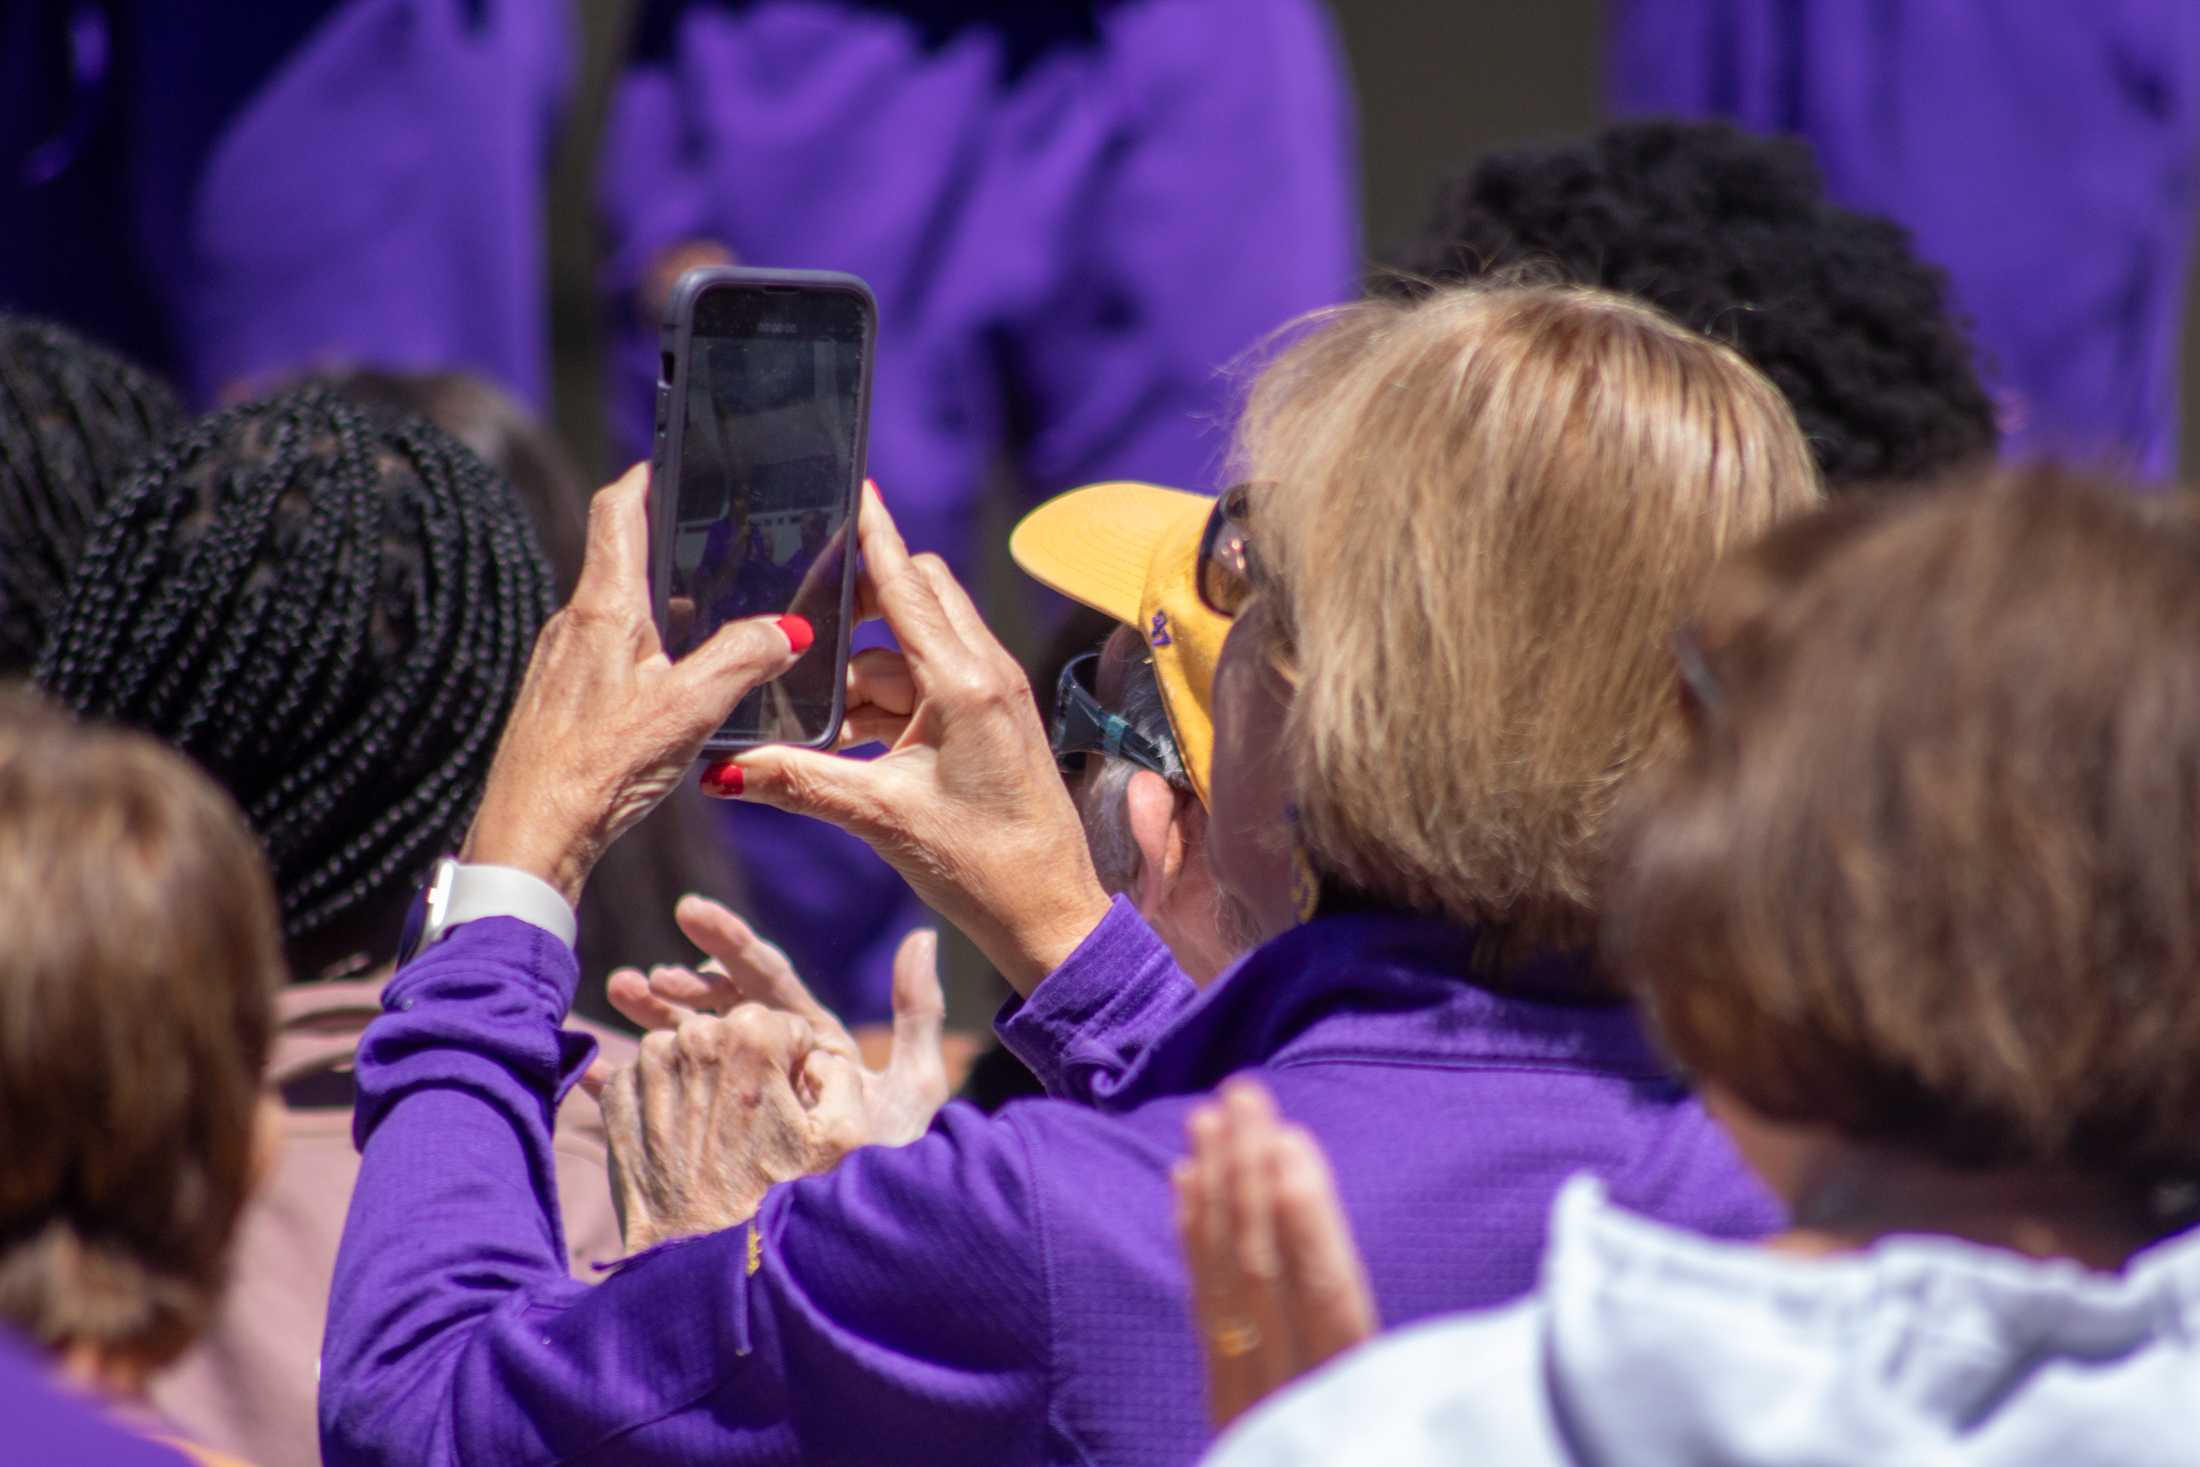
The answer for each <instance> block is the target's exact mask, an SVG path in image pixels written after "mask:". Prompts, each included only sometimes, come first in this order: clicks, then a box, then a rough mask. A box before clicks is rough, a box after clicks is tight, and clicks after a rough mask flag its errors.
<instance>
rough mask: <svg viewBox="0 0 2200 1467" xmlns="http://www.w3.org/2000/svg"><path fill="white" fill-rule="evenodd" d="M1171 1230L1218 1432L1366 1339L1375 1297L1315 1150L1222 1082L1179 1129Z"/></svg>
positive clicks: (1272, 1113)
mask: <svg viewBox="0 0 2200 1467" xmlns="http://www.w3.org/2000/svg"><path fill="white" fill-rule="evenodd" d="M1185 1131H1186V1133H1187V1135H1188V1136H1189V1137H1190V1138H1191V1143H1192V1155H1191V1157H1190V1159H1188V1160H1186V1161H1182V1162H1179V1163H1177V1166H1176V1168H1175V1171H1174V1173H1173V1175H1172V1178H1171V1180H1172V1181H1173V1182H1174V1183H1175V1187H1176V1228H1177V1236H1178V1237H1179V1238H1180V1239H1181V1240H1182V1242H1183V1245H1184V1253H1185V1257H1186V1259H1187V1261H1188V1262H1189V1263H1190V1265H1191V1272H1192V1310H1193V1322H1194V1324H1195V1326H1196V1327H1197V1328H1198V1330H1199V1338H1200V1346H1201V1349H1202V1351H1203V1352H1204V1354H1205V1356H1206V1360H1207V1407H1208V1410H1209V1412H1210V1413H1212V1415H1213V1417H1214V1422H1215V1426H1216V1427H1217V1428H1218V1429H1219V1428H1221V1427H1225V1426H1228V1425H1229V1424H1230V1423H1231V1422H1232V1421H1235V1420H1236V1419H1237V1418H1238V1417H1239V1416H1241V1415H1243V1414H1244V1413H1245V1411H1246V1410H1248V1409H1249V1408H1250V1407H1252V1406H1253V1405H1254V1404H1255V1403H1257V1402H1258V1401H1259V1400H1260V1399H1261V1398H1262V1397H1264V1396H1266V1395H1268V1394H1269V1393H1271V1392H1272V1391H1275V1390H1277V1389H1278V1388H1280V1387H1282V1386H1284V1385H1287V1384H1289V1383H1290V1382H1291V1381H1293V1380H1296V1379H1297V1378H1298V1377H1299V1376H1301V1375H1304V1374H1306V1373H1307V1372H1308V1371H1310V1370H1313V1369H1314V1368H1316V1367H1317V1366H1319V1365H1321V1364H1323V1363H1324V1362H1326V1361H1328V1360H1330V1359H1331V1358H1333V1357H1335V1356H1337V1355H1339V1354H1342V1353H1343V1352H1344V1351H1346V1350H1349V1349H1351V1348H1352V1347H1353V1346H1354V1345H1357V1344H1359V1343H1361V1342H1362V1341H1364V1340H1366V1339H1367V1338H1368V1337H1369V1336H1371V1335H1373V1334H1374V1333H1375V1329H1376V1322H1375V1296H1374V1292H1373V1291H1372V1290H1371V1289H1370V1288H1369V1287H1368V1282H1367V1270H1366V1268H1365V1266H1364V1265H1362V1263H1361V1262H1360V1255H1359V1250H1358V1249H1357V1248H1355V1247H1354V1246H1353V1242H1352V1228H1351V1225H1350V1224H1349V1223H1347V1222H1346V1221H1345V1216H1344V1208H1343V1206H1342V1205H1341V1204H1340V1203H1339V1202H1338V1200H1337V1186H1336V1182H1335V1181H1334V1180H1333V1179H1332V1178H1331V1176H1330V1174H1329V1163H1328V1162H1327V1161H1326V1160H1324V1159H1323V1157H1322V1153H1321V1148H1320V1147H1319V1146H1317V1145H1316V1144H1315V1143H1314V1139H1313V1137H1311V1136H1309V1135H1307V1134H1306V1132H1304V1131H1303V1130H1300V1129H1299V1128H1298V1127H1297V1126H1287V1125H1285V1124H1283V1122H1282V1121H1281V1120H1280V1119H1279V1118H1278V1116H1277V1115H1276V1107H1275V1103H1274V1102H1273V1101H1271V1100H1270V1099H1269V1097H1268V1092H1267V1091H1265V1090H1263V1089H1262V1088H1261V1087H1260V1086H1259V1085H1258V1084H1256V1083H1254V1082H1253V1081H1251V1080H1232V1081H1230V1082H1228V1083H1227V1084H1225V1085H1224V1086H1223V1087H1222V1098H1221V1099H1220V1100H1219V1101H1215V1102H1209V1103H1207V1104H1205V1105H1202V1106H1200V1107H1199V1108H1198V1109H1196V1110H1194V1111H1193V1112H1192V1113H1191V1116H1190V1117H1189V1119H1188V1120H1187V1121H1186V1123H1185Z"/></svg>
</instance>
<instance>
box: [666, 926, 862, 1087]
mask: <svg viewBox="0 0 2200 1467" xmlns="http://www.w3.org/2000/svg"><path fill="white" fill-rule="evenodd" d="M672 918H673V920H674V921H675V922H677V923H679V925H680V930H681V931H682V932H684V933H686V934H687V938H688V941H690V942H692V943H694V944H695V945H696V946H697V947H699V948H701V949H702V950H703V951H704V952H706V953H708V954H710V956H711V957H712V958H713V959H714V960H716V962H717V963H718V965H719V967H720V969H721V970H722V977H723V984H722V985H719V986H722V987H725V988H731V989H733V990H734V991H737V992H738V993H740V994H741V995H742V996H743V997H745V998H747V999H749V1000H750V1001H752V1002H755V1003H760V1004H762V1005H764V1006H765V1007H766V1008H771V1009H779V1010H782V1011H784V1012H787V1013H791V1014H797V1015H799V1016H801V1018H802V1019H803V1021H804V1022H806V1023H807V1024H809V1025H810V1027H811V1029H812V1030H813V1032H814V1033H815V1034H816V1036H817V1039H818V1042H819V1043H820V1044H821V1045H823V1046H825V1047H828V1048H831V1049H834V1050H836V1051H838V1052H840V1053H843V1054H852V1053H854V1052H855V1045H854V1041H852V1040H850V1039H849V1038H848V1031H847V1030H846V1029H845V1028H844V1027H842V1025H841V1022H840V1020H839V1019H838V1018H837V1017H836V1016H835V1015H834V1014H833V1011H832V1010H831V1009H828V1008H826V1007H825V1006H824V1005H823V1004H821V1003H819V1002H818V1001H817V998H816V996H815V995H814V994H812V993H811V992H810V990H809V987H808V985H807V984H805V983H803V981H802V976H801V975H800V974H799V973H797V972H795V969H794V964H793V963H791V962H789V961H788V960H787V955H786V954H785V953H784V952H782V951H780V950H779V949H778V948H777V947H774V946H773V945H772V944H771V943H768V942H766V941H765V940H764V939H763V938H762V937H760V936H758V935H757V931H756V929H755V928H753V927H751V926H750V925H749V924H748V923H746V922H744V921H742V920H741V918H740V917H738V916H736V915H735V914H734V913H733V912H732V911H731V910H729V909H728V908H726V907H725V906H723V905H721V904H720V903H718V902H714V901H712V900H711V899H710V898H709V897H701V896H686V897H682V898H681V899H680V901H679V904H678V905H677V906H675V907H674V908H673V909H672ZM666 971H667V973H668V975H669V974H671V973H674V972H676V971H677V970H666ZM687 976H688V978H690V979H692V980H693V983H694V984H695V985H696V986H701V985H703V984H704V983H705V981H706V980H703V979H700V978H696V977H695V976H694V975H692V974H689V975H687ZM653 981H654V975H653ZM670 981H671V982H672V983H674V984H679V983H680V981H681V980H680V979H678V978H677V977H673V978H671V980H670ZM654 986H655V987H656V989H657V992H658V994H659V996H660V997H671V996H674V991H673V990H670V989H668V987H667V985H666V984H665V983H662V982H656V983H655V984H654Z"/></svg>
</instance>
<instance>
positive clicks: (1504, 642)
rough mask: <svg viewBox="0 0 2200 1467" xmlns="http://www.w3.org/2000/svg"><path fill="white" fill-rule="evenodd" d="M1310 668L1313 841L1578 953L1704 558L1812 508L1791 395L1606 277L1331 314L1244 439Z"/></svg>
mask: <svg viewBox="0 0 2200 1467" xmlns="http://www.w3.org/2000/svg"><path fill="white" fill-rule="evenodd" d="M1238 457H1239V459H1240V461H1241V467H1242V468H1243V470H1244V473H1245V477H1247V478H1249V479H1253V480H1258V481H1264V482H1266V483H1268V484H1270V485H1271V486H1272V487H1269V488H1267V489H1265V490H1263V491H1262V492H1260V493H1257V494H1256V495H1255V496H1254V502H1253V509H1252V516H1253V532H1254V534H1255V536H1256V537H1257V541H1258V544H1259V548H1260V552H1261V554H1262V557H1263V561H1264V564H1265V565H1266V566H1267V567H1268V571H1269V574H1270V576H1271V577H1272V578H1273V581H1274V584H1273V585H1272V586H1271V587H1269V588H1268V589H1269V594H1270V595H1271V596H1272V597H1273V599H1274V606H1273V610H1274V612H1275V614H1276V617H1277V624H1278V626H1279V627H1280V628H1281V630H1282V633H1283V635H1284V637H1285V638H1286V639H1287V640H1288V642H1289V644H1290V646H1291V649H1292V652H1293V654H1294V657H1295V661H1296V664H1297V671H1298V676H1299V691H1298V694H1297V697H1296V699H1295V701H1294V702H1293V705H1292V709H1291V715H1290V724H1289V728H1288V731H1287V739H1288V742H1289V745H1290V749H1291V753H1292V757H1293V758H1294V761H1295V767H1296V769H1297V771H1298V778H1299V791H1298V811H1299V821H1300V831H1299V834H1300V839H1301V840H1302V841H1304V843H1305V845H1306V848H1307V852H1308V855H1309V856H1310V858H1311V859H1312V860H1313V862H1314V864H1315V866H1316V867H1317V868H1318V869H1319V870H1320V871H1321V873H1322V875H1323V876H1324V877H1325V878H1326V879H1327V880H1329V881H1331V882H1334V883H1337V884H1341V885H1343V886H1345V887H1347V888H1350V889H1352V890H1354V891H1356V892H1359V893H1362V894H1365V895H1367V896H1369V897H1373V898H1375V899H1378V900H1381V901H1384V902H1387V903H1392V904H1397V905H1403V906H1406V907H1409V908H1411V909H1414V910H1418V911H1425V912H1432V913H1440V914H1442V915H1444V916H1446V917H1449V918H1451V919H1453V920H1455V921H1459V922H1465V923H1473V924H1477V925H1482V926H1487V927H1493V928H1498V929H1501V930H1504V931H1505V932H1507V933H1509V934H1514V935H1517V936H1519V937H1520V938H1522V939H1524V940H1525V941H1527V942H1529V943H1532V944H1534V945H1536V946H1548V945H1562V946H1571V945H1578V944H1584V943H1586V942H1587V941H1588V940H1589V938H1590V936H1591V930H1592V924H1591V922H1590V916H1591V897H1590V883H1591V880H1592V877H1593V875H1594V872H1595V870H1596V867H1597V865H1598V862H1599V858H1600V850H1601V845H1602V841H1603V837H1604V833H1605V827H1606V824H1607V820H1608V816H1609V813H1610V810H1611V806H1612V801H1613V796H1614V792H1615V790H1616V788H1617V786H1618V785H1619V783H1620V781H1621V780H1622V778H1623V777H1625V776H1627V775H1628V774H1630V773H1631V772H1633V771H1634V770H1635V769H1636V768H1638V767H1639V766H1641V765H1642V764H1643V763H1645V762H1646V761H1647V760H1648V759H1650V758H1651V757H1653V755H1654V754H1655V753H1656V752H1657V751H1658V750H1659V749H1660V748H1661V747H1662V746H1663V745H1664V744H1665V743H1666V742H1668V741H1669V740H1670V737H1671V731H1670V728H1669V724H1670V722H1671V720H1670V719H1669V718H1668V717H1667V715H1668V714H1669V712H1670V710H1671V708H1672V705H1673V701H1674V700H1673V692H1672V686H1673V682H1672V664H1671V659H1670V656H1669V654H1668V650H1667V643H1668V639H1669V638H1670V636H1671V634H1672V632H1673V630H1674V629H1675V627H1676V626H1677V625H1678V624H1679V623H1680V622H1681V621H1682V620H1683V618H1684V617H1685V616H1686V615H1687V614H1688V611H1689V609H1690V607H1691V605H1692V603H1693V602H1694V600H1695V598H1696V596H1697V594H1698V592H1699V590H1700V589H1701V588H1702V586H1703V585H1704V583H1705V580H1706V577H1707V575H1708V573H1709V572H1710V570H1711V567H1712V565H1713V564H1714V562H1716V561H1717V560H1718V558H1719V557H1720V556H1721V555H1722V554H1723V553H1725V552H1726V551H1727V550H1729V549H1731V548H1734V547H1736V546H1739V545H1743V544H1746V543H1748V542H1750V541H1752V540H1754V539H1755V538H1756V537H1757V536H1759V535H1760V534H1762V533H1763V532H1764V531H1765V530H1766V529H1767V528H1768V527H1770V526H1771V525H1772V524H1773V523H1775V522H1776V521H1778V520H1779V519H1781V518H1782V517H1784V516H1787V515H1791V514H1794V513H1796V512H1798V511H1802V510H1806V509H1808V508H1811V507H1812V506H1814V505H1815V504H1816V503H1817V502H1818V500H1819V497H1820V494H1819V486H1818V479H1817V473H1816V470H1815V469H1814V468H1813V466H1812V463H1811V458H1810V455H1809V452H1808V451H1807V449H1806V448H1805V446H1804V443H1803V439H1802V436H1801V433H1800V432H1799V430H1798V429H1797V427H1796V425H1795V419H1794V416H1793V415H1792V414H1791V413H1790V412H1789V410H1788V406H1787V404H1786V402H1785V401H1784V400H1783V399H1782V397H1781V395H1780V393H1779V391H1778V389H1776V388H1775V387H1773V385H1772V384H1771V383H1770V382H1768V381H1766V380H1765V378H1764V377H1762V376H1761V375H1759V374H1758V373H1757V372H1756V371H1755V370H1754V369H1752V368H1751V367H1750V366H1749V365H1748V364H1747V363H1745V362H1744V361H1743V360H1742V359H1741V358H1740V357H1739V356H1737V355H1735V354H1734V353H1733V352H1732V351H1730V350H1728V349H1727V348H1725V347H1723V346H1719V345H1717V344H1715V343H1713V342H1711V341H1709V340H1707V339H1705V338H1704V337H1701V336H1698V335H1696V334H1695V333H1693V332H1690V331H1687V330H1684V329H1683V328H1681V327H1680V326H1678V325H1676V324H1674V323H1673V322H1671V321H1670V320H1668V319H1666V318H1665V317H1664V316H1663V315H1660V314H1659V313H1658V312H1656V311H1655V310H1652V309H1651V308H1649V307H1648V306H1644V305H1640V304H1637V303H1635V302H1633V301H1629V300H1626V299H1624V298H1622V297H1619V296H1615V295H1611V294H1607V293H1605V292H1601V291H1594V290H1583V289H1575V288H1567V287H1558V286H1543V285H1518V284H1498V285H1480V286H1468V287H1463V288H1453V289H1446V290H1440V291H1437V292H1435V293H1433V294H1431V295H1428V296H1426V297H1424V298H1422V299H1420V300H1417V301H1412V302H1390V301H1369V302H1364V303H1361V304H1357V305H1352V306H1346V307H1342V308H1340V309H1338V310H1337V311H1335V312H1332V313H1329V314H1328V315H1327V316H1326V317H1324V318H1321V320H1320V324H1319V325H1318V327H1317V328H1316V329H1314V330H1312V331H1311V332H1310V334H1307V335H1305V336H1303V337H1302V338H1300V339H1299V340H1298V341H1296V343H1295V344H1293V345H1291V346H1290V347H1289V348H1287V349H1286V350H1285V351H1284V352H1283V353H1282V354H1281V355H1280V356H1279V357H1278V358H1277V359H1276V360H1275V361H1274V362H1273V363H1272V364H1271V365H1270V366H1269V367H1268V368H1267V369H1266V370H1265V371H1264V372H1262V374H1261V376H1260V378H1259V379H1258V380H1257V381H1256V382H1255V384H1254V386H1253V389H1252V392H1251V395H1250V398H1249V400H1248V402H1247V405H1246V411H1245V414H1244V416H1243V419H1242V422H1241V424H1240V428H1239V434H1238Z"/></svg>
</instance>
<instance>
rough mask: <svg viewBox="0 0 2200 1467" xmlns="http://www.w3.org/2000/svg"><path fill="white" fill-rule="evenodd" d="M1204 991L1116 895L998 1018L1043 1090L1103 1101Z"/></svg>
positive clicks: (997, 1026) (998, 1028) (998, 1029)
mask: <svg viewBox="0 0 2200 1467" xmlns="http://www.w3.org/2000/svg"><path fill="white" fill-rule="evenodd" d="M1198 995H1199V989H1198V988H1197V987H1196V986H1194V984H1193V983H1192V980H1191V978H1190V977H1189V976H1187V975H1186V974H1185V972H1184V970H1183V969H1182V968H1180V967H1178V966H1177V962H1176V958H1175V957H1174V956H1173V955H1172V954H1171V953H1170V952H1169V945H1168V944H1167V943H1165V942H1163V941H1162V940H1161V936H1160V934H1159V933H1157V932H1155V931H1154V930H1153V929H1152V928H1151V927H1149V926H1147V925H1146V919H1145V918H1143V917H1141V916H1139V915H1138V909H1137V908H1136V907H1134V906H1132V905H1131V904H1130V902H1128V901H1127V900H1125V899H1124V898H1122V897H1117V898H1116V899H1115V904H1114V905H1113V906H1111V907H1110V908H1109V909H1108V914H1107V916H1105V917H1102V918H1101V919H1100V925H1099V926H1097V927H1095V928H1093V929H1092V931H1091V933H1090V934H1088V935H1087V936H1086V938H1085V940H1084V941H1083V942H1081V943H1079V944H1078V945H1077V950H1076V951H1075V952H1073V953H1071V954H1070V955H1069V956H1068V957H1067V958H1066V959H1064V960H1063V962H1062V966H1061V967H1059V968H1056V969H1055V970H1054V971H1053V972H1052V973H1049V974H1048V975H1047V976H1046V977H1045V978H1044V979H1043V980H1041V982H1040V984H1039V986H1038V987H1037V988H1035V989H1033V990H1032V991H1031V997H1030V998H1028V999H1017V998H1013V997H1012V998H1010V999H1009V1001H1008V1002H1007V1003H1006V1004H1004V1005H1003V1006H1002V1008H1001V1012H1000V1015H999V1017H997V1018H996V1019H995V1020H994V1023H993V1028H994V1032H995V1033H997V1034H999V1035H1000V1038H1001V1043H1003V1044H1005V1045H1007V1046H1008V1048H1009V1050H1010V1051H1011V1052H1012V1053H1013V1054H1014V1055H1015V1056H1016V1058H1018V1059H1020V1060H1022V1061H1023V1062H1024V1063H1025V1065H1027V1066H1029V1067H1030V1070H1031V1072H1032V1073H1033V1074H1034V1075H1037V1076H1038V1077H1039V1082H1040V1083H1041V1084H1043V1085H1045V1086H1046V1088H1047V1094H1049V1095H1052V1096H1054V1097H1056V1098H1057V1099H1062V1100H1074V1101H1078V1102H1080V1103H1082V1104H1085V1105H1091V1106H1097V1107H1099V1108H1101V1109H1103V1110H1104V1109H1106V1108H1107V1105H1108V1102H1109V1101H1110V1100H1111V1099H1112V1098H1113V1097H1114V1095H1115V1093H1116V1091H1117V1089H1118V1088H1119V1087H1120V1085H1121V1083H1122V1079H1123V1076H1124V1074H1125V1072H1127V1071H1128V1070H1129V1069H1130V1067H1131V1066H1132V1065H1133V1064H1135V1063H1136V1062H1137V1060H1138V1057H1139V1056H1140V1055H1141V1054H1143V1053H1145V1051H1146V1047H1147V1046H1148V1045H1150V1044H1152V1043H1153V1041H1154V1040H1155V1039H1157V1038H1159V1037H1160V1036H1161V1035H1163V1034H1166V1033H1167V1032H1168V1031H1169V1030H1170V1029H1171V1028H1172V1027H1173V1026H1174V1025H1175V1023H1176V1020H1177V1017H1178V1016H1179V1015H1180V1014H1182V1013H1183V1012H1184V1010H1185V1009H1186V1008H1187V1007H1189V1006H1190V1004H1191V1002H1192V1000H1193V999H1194V998H1196V997H1198Z"/></svg>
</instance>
